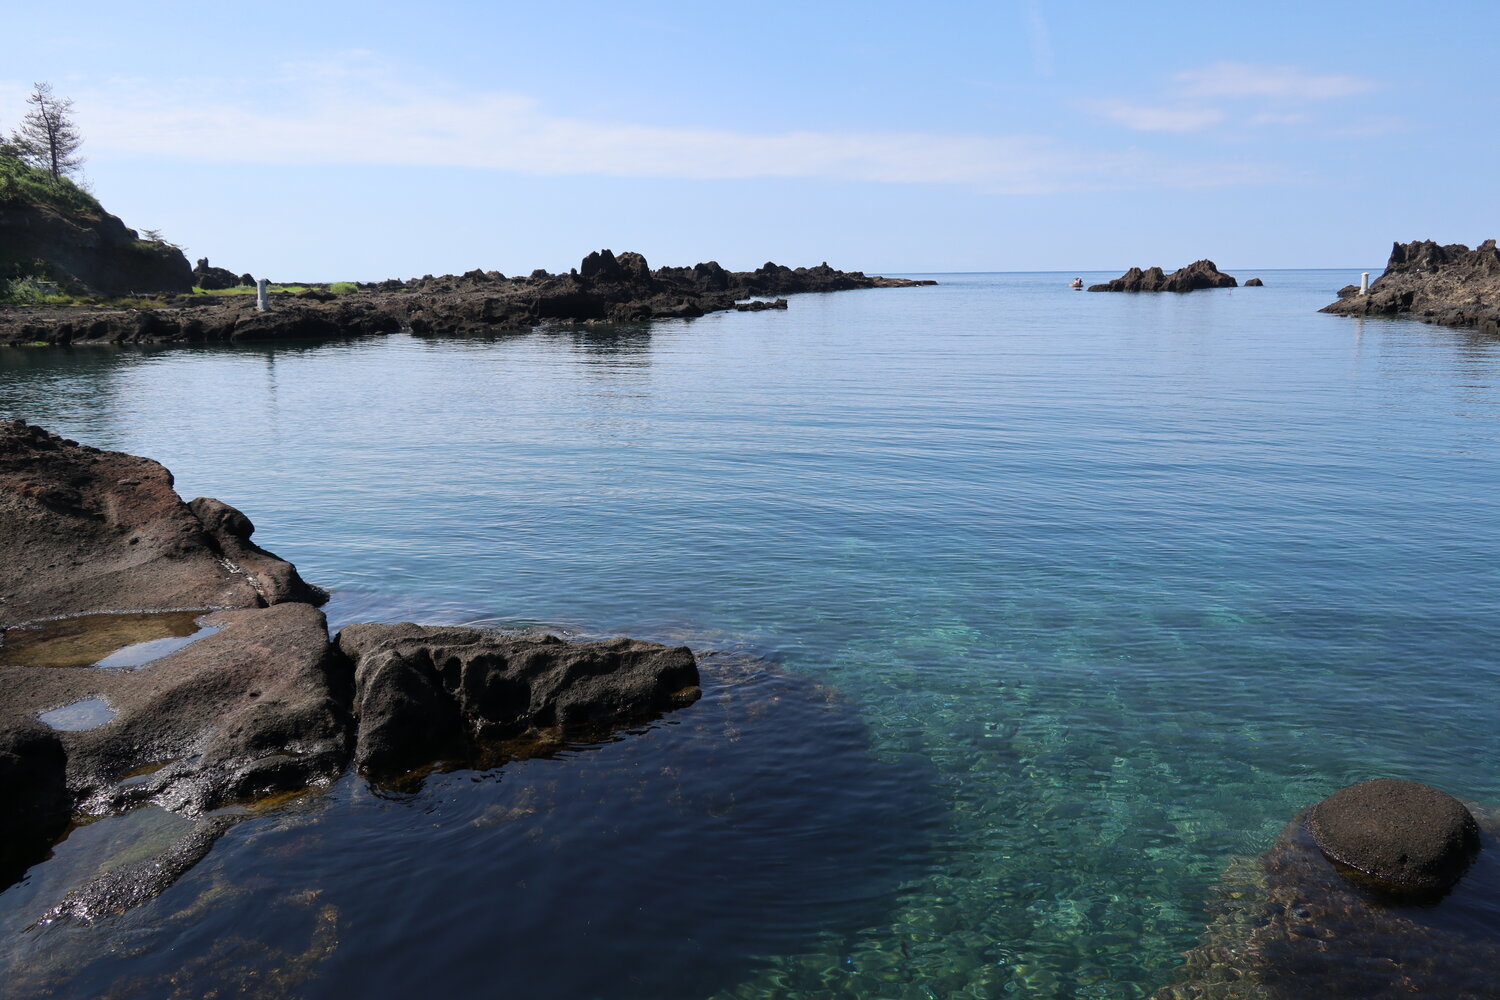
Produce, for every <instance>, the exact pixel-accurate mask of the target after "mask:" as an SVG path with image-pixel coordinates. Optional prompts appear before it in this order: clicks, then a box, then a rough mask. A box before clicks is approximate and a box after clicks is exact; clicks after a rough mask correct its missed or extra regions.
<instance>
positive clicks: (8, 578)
mask: <svg viewBox="0 0 1500 1000" xmlns="http://www.w3.org/2000/svg"><path fill="white" fill-rule="evenodd" d="M194 503H195V504H196V505H197V507H196V508H195V507H194V506H192V505H189V504H185V503H183V502H182V499H181V498H180V497H178V495H177V494H176V492H175V491H174V490H173V489H172V474H171V473H170V472H168V471H167V470H166V469H165V468H164V467H162V466H161V465H160V464H158V463H156V462H153V461H152V460H150V459H149V458H139V457H137V456H135V455H126V454H122V453H120V452H113V451H101V450H99V449H98V448H90V447H87V446H85V445H80V444H78V443H77V442H75V441H69V440H66V439H64V438H60V437H58V436H56V435H54V434H49V433H48V432H46V431H45V430H43V429H42V428H40V427H34V426H31V425H29V424H27V423H26V422H25V421H22V420H10V421H4V422H0V628H10V627H13V626H16V625H19V624H22V623H24V622H27V621H31V620H34V619H38V618H47V617H56V616H62V615H76V614H83V613H86V612H91V611H107V610H132V611H151V610H165V609H175V608H213V607H258V606H262V605H264V604H267V603H274V602H276V601H280V600H288V599H292V600H315V601H316V600H321V597H322V595H321V594H320V592H317V591H315V590H314V589H313V588H309V587H308V586H307V585H306V584H304V583H302V581H301V578H300V577H298V576H297V571H296V570H295V569H294V568H293V567H292V565H291V564H290V563H287V562H285V561H284V560H281V559H278V558H277V557H276V556H274V555H272V554H271V553H269V552H266V551H264V550H263V549H260V548H258V547H256V546H255V545H253V544H251V543H250V542H249V534H248V532H249V530H251V528H250V522H249V519H247V518H245V516H244V515H243V514H240V513H239V512H238V511H236V510H234V508H232V507H229V506H228V505H227V504H222V503H219V502H218V501H216V500H198V501H195V502H194ZM198 511H202V512H203V514H204V515H205V516H207V517H208V518H209V522H208V523H205V522H204V520H203V519H201V518H200V516H199V514H198ZM233 557H238V558H239V559H240V561H241V565H239V566H238V567H232V566H230V565H228V564H226V561H225V560H226V558H233Z"/></svg>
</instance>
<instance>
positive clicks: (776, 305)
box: [734, 299, 786, 312]
mask: <svg viewBox="0 0 1500 1000" xmlns="http://www.w3.org/2000/svg"><path fill="white" fill-rule="evenodd" d="M734 307H735V309H737V310H739V311H740V312H765V311H766V310H767V309H785V308H786V299H773V300H772V301H770V302H767V301H766V300H765V299H756V300H754V301H753V302H736V303H735V304H734Z"/></svg>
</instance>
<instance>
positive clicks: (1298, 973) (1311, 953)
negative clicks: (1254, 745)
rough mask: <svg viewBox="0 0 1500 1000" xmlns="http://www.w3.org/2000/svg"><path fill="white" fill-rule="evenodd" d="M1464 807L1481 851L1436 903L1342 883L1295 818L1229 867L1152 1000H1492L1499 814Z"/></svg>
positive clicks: (1342, 872)
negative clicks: (1171, 977) (1172, 973)
mask: <svg viewBox="0 0 1500 1000" xmlns="http://www.w3.org/2000/svg"><path fill="white" fill-rule="evenodd" d="M1356 787H1358V786H1356ZM1424 787H1425V786H1424ZM1467 808H1468V810H1469V811H1470V812H1471V813H1472V814H1473V816H1474V818H1475V820H1476V825H1477V826H1478V829H1479V838H1480V840H1481V841H1482V842H1483V843H1484V844H1485V845H1486V848H1487V849H1485V850H1482V851H1480V853H1479V854H1478V855H1477V857H1476V858H1475V859H1474V861H1473V863H1472V865H1471V866H1470V867H1469V869H1468V871H1467V873H1466V874H1465V875H1464V877H1463V879H1462V880H1461V881H1459V882H1458V883H1457V885H1455V886H1454V887H1453V888H1452V889H1451V891H1450V892H1448V894H1447V895H1446V896H1443V897H1442V898H1441V899H1440V900H1434V899H1433V898H1432V897H1427V898H1426V899H1422V900H1413V899H1409V898H1407V899H1403V898H1402V897H1400V896H1392V895H1390V894H1388V893H1385V892H1380V891H1371V888H1370V886H1369V885H1368V883H1365V882H1363V880H1355V879H1351V878H1350V877H1349V872H1348V869H1345V868H1341V867H1340V866H1339V865H1337V864H1335V863H1334V862H1332V861H1330V860H1329V859H1328V857H1327V856H1326V854H1325V853H1324V851H1323V850H1322V849H1321V848H1320V846H1319V844H1318V841H1317V839H1316V838H1315V836H1314V833H1313V825H1312V816H1313V810H1312V809H1308V810H1304V811H1302V812H1301V813H1299V814H1298V815H1297V816H1295V817H1294V818H1293V819H1292V821H1291V822H1290V823H1288V824H1287V826H1286V827H1285V828H1284V829H1283V830H1282V832H1281V834H1280V835H1279V836H1278V837H1277V839H1276V842H1275V844H1274V845H1273V846H1272V847H1271V849H1270V850H1269V851H1267V852H1266V853H1265V854H1263V855H1261V856H1259V857H1253V858H1251V857H1246V858H1238V859H1235V860H1234V861H1232V862H1231V863H1230V864H1229V866H1228V868H1227V869H1226V871H1225V874H1224V876H1223V878H1222V880H1221V881H1220V883H1219V884H1218V885H1216V886H1215V887H1214V890H1213V893H1212V896H1211V897H1210V899H1209V901H1208V906H1207V909H1208V915H1209V922H1208V925H1207V927H1206V929H1205V931H1204V934H1203V936H1202V938H1201V939H1200V941H1199V944H1198V945H1197V946H1196V947H1195V948H1193V949H1192V950H1191V951H1189V952H1188V953H1187V954H1186V956H1185V961H1184V965H1183V968H1182V971H1181V973H1180V975H1179V976H1178V978H1177V981H1176V982H1174V983H1172V984H1171V985H1168V986H1165V987H1163V988H1162V989H1161V990H1159V991H1158V992H1157V993H1156V994H1155V995H1154V997H1155V1000H1323V998H1343V997H1348V998H1380V1000H1384V998H1390V1000H1396V998H1410V997H1467V998H1495V997H1500V977H1497V976H1496V973H1495V970H1496V969H1497V968H1500V940H1497V939H1496V938H1495V935H1494V927H1495V926H1496V922H1497V920H1500V856H1497V854H1500V852H1497V851H1496V850H1494V849H1493V848H1494V846H1495V844H1494V840H1495V837H1496V834H1497V833H1500V811H1497V810H1494V809H1486V808H1483V807H1479V806H1476V805H1473V804H1472V803H1471V804H1470V805H1469V806H1468V807H1467Z"/></svg>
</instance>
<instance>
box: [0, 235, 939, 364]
mask: <svg viewBox="0 0 1500 1000" xmlns="http://www.w3.org/2000/svg"><path fill="white" fill-rule="evenodd" d="M933 284H936V282H934V281H930V280H913V279H909V278H885V277H879V276H871V275H866V274H864V273H863V272H860V271H839V270H836V269H834V268H832V267H829V266H828V264H826V263H823V264H819V265H818V266H816V267H799V268H795V269H794V268H790V267H787V266H785V265H782V264H774V263H769V262H768V263H766V264H763V265H762V266H760V267H758V268H756V269H755V270H754V271H727V270H725V269H724V268H723V267H721V266H720V265H719V264H718V263H716V262H714V261H709V262H707V263H701V264H696V265H694V266H692V267H661V268H657V269H656V270H654V271H653V270H651V268H650V267H649V266H648V265H647V263H646V259H645V258H644V257H642V256H641V255H640V254H638V253H622V254H620V255H619V256H616V255H615V254H614V253H612V252H610V251H609V250H601V251H596V252H595V253H591V254H589V255H588V256H587V257H585V258H584V259H583V261H582V262H581V264H580V265H579V267H578V268H576V269H574V271H573V272H572V273H570V274H562V275H554V274H549V273H547V272H546V271H533V272H532V273H531V274H530V275H529V276H527V277H506V276H505V275H503V274H500V273H499V272H496V271H480V270H473V271H469V272H467V273H465V274H462V275H456V276H455V275H446V276H444V277H438V278H434V277H431V276H428V277H424V278H418V279H414V280H411V281H406V282H402V281H394V280H392V281H383V282H379V283H376V284H368V285H361V286H359V287H358V288H357V290H355V291H352V292H346V293H344V294H334V293H333V292H331V291H328V290H325V289H319V288H309V289H307V290H306V291H303V292H299V293H296V294H295V295H294V294H291V293H281V294H276V295H273V296H272V303H271V304H272V309H271V311H269V312H258V311H257V310H256V306H255V299H254V296H252V295H233V296H196V295H195V296H173V297H167V298H163V299H161V300H160V303H159V305H155V304H154V305H153V306H152V307H151V308H144V309H142V308H132V309H120V308H108V307H98V306H46V307H24V306H12V307H9V308H6V309H0V344H12V345H14V344H36V343H45V344H78V343H178V342H223V341H243V340H269V339H283V338H336V337H350V336H360V335H366V334H375V333H393V332H395V331H397V330H411V331H412V332H413V333H415V334H418V335H427V334H457V335H464V334H484V333H493V332H496V331H497V330H516V329H524V328H527V327H531V326H536V325H538V324H541V323H547V322H598V323H633V322H642V321H645V320H651V319H682V318H692V317H697V316H702V315H704V314H706V313H711V312H722V311H726V310H731V309H737V308H752V307H753V304H751V303H745V302H743V301H742V300H744V299H748V298H751V297H764V296H773V295H774V296H782V295H789V294H793V293H800V292H833V291H845V290H851V289H861V288H907V287H913V286H917V285H933ZM767 307H768V308H775V307H779V304H770V305H768V306H767Z"/></svg>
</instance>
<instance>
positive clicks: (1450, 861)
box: [1310, 778, 1479, 893]
mask: <svg viewBox="0 0 1500 1000" xmlns="http://www.w3.org/2000/svg"><path fill="white" fill-rule="evenodd" d="M1310 824H1311V829H1312V833H1313V838H1314V839H1315V840H1316V841H1317V842H1318V846H1319V847H1321V848H1322V849H1323V853H1324V854H1327V855H1328V856H1329V857H1330V858H1332V859H1333V860H1335V861H1337V862H1339V863H1340V864H1343V865H1347V866H1348V867H1350V868H1352V869H1354V870H1355V871H1358V872H1361V873H1363V874H1364V876H1366V877H1367V878H1368V879H1369V880H1370V881H1372V882H1373V884H1374V885H1376V886H1378V887H1379V888H1381V889H1384V890H1387V891H1392V892H1397V893H1407V892H1409V893H1433V892H1441V891H1444V890H1446V889H1448V888H1450V887H1451V886H1452V885H1453V883H1455V882H1457V881H1458V880H1459V878H1460V877H1461V876H1462V875H1463V873H1464V870H1465V869H1466V868H1468V866H1469V861H1470V859H1471V858H1472V857H1473V856H1474V852H1475V851H1477V850H1478V849H1479V827H1478V826H1476V825H1475V823H1474V817H1473V816H1471V815H1470V814H1469V810H1468V809H1466V808H1464V804H1463V803H1462V802H1460V801H1458V800H1457V799H1455V798H1454V797H1453V796H1451V795H1448V794H1447V793H1445V792H1440V791H1438V790H1437V789H1436V788H1432V787H1431V786H1429V785H1423V784H1419V783H1418V782H1415V781H1400V780H1398V779H1395V778H1375V779H1374V780H1371V781H1364V782H1361V783H1359V784H1357V785H1351V786H1349V787H1348V788H1344V789H1341V790H1339V791H1337V792H1335V793H1333V794H1332V795H1330V796H1329V797H1328V798H1326V799H1324V800H1323V801H1322V802H1319V803H1318V804H1317V805H1315V806H1313V808H1312V812H1311V815H1310Z"/></svg>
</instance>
